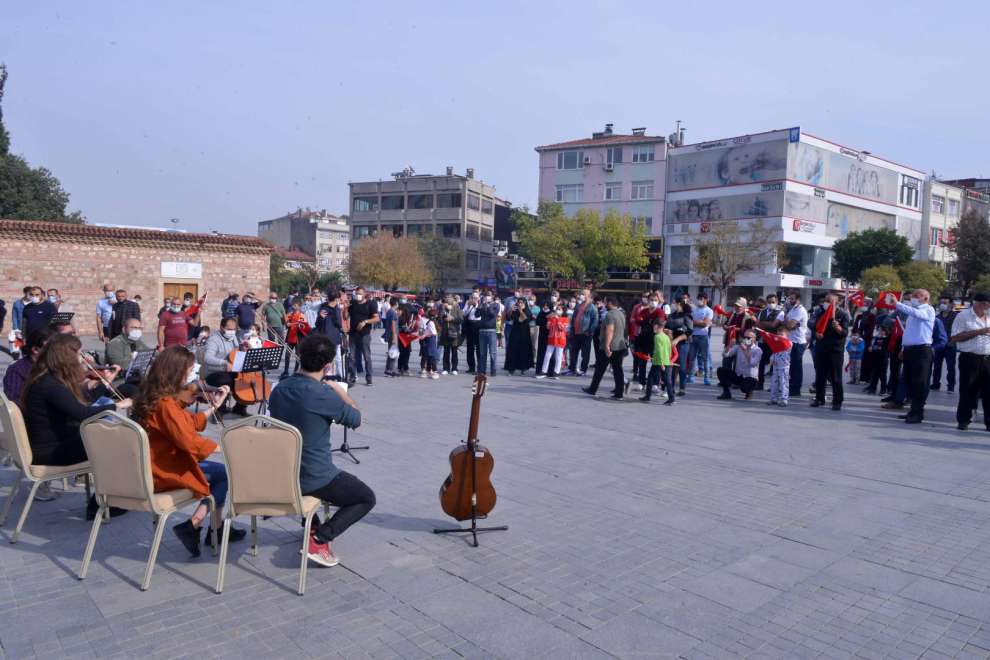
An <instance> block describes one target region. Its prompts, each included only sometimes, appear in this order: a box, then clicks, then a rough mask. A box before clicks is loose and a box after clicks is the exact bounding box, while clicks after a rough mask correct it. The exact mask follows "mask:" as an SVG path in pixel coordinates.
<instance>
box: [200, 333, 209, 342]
mask: <svg viewBox="0 0 990 660" xmlns="http://www.w3.org/2000/svg"><path fill="white" fill-rule="evenodd" d="M209 338H210V333H208V332H204V333H203V334H201V335H200V336H199V340H200V341H206V340H207V339H209Z"/></svg>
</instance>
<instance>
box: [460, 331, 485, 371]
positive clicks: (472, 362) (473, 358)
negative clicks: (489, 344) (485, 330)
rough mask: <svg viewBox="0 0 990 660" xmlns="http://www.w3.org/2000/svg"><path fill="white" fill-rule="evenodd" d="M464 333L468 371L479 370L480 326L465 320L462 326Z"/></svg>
mask: <svg viewBox="0 0 990 660" xmlns="http://www.w3.org/2000/svg"><path fill="white" fill-rule="evenodd" d="M461 332H463V333H464V348H465V349H466V350H467V365H468V371H470V372H471V373H474V372H475V371H476V370H477V366H478V361H479V360H480V359H481V353H480V351H479V347H478V327H477V325H476V324H475V323H467V322H465V323H464V325H463V326H462V328H461Z"/></svg>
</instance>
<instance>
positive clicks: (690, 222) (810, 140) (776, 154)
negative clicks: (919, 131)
mask: <svg viewBox="0 0 990 660" xmlns="http://www.w3.org/2000/svg"><path fill="white" fill-rule="evenodd" d="M925 178H926V177H925V174H924V173H923V172H921V171H920V170H917V169H914V168H911V167H906V166H904V165H900V164H898V163H894V162H892V161H889V160H885V159H883V158H879V157H877V156H874V155H872V154H871V153H870V152H868V151H861V150H856V149H850V148H848V147H844V146H842V145H839V144H836V143H834V142H830V141H828V140H824V139H822V138H818V137H815V136H813V135H810V134H808V133H804V132H803V131H801V129H800V128H790V129H783V130H775V131H768V132H766V133H757V134H755V135H743V136H739V137H734V138H727V139H723V140H716V141H712V142H702V143H699V144H691V145H684V146H678V147H672V148H670V149H669V150H668V156H667V186H666V188H667V200H666V205H665V212H664V239H665V259H664V288H665V289H666V290H667V291H669V292H675V291H677V290H682V291H683V290H686V291H688V292H689V293H690V294H691V295H695V294H696V293H697V292H698V290H699V289H710V288H711V283H710V282H707V281H703V280H702V277H701V276H699V275H698V274H697V273H694V272H692V270H691V265H692V263H693V260H694V257H695V256H696V251H697V247H696V244H697V242H698V239H699V237H700V235H701V234H704V233H707V232H708V231H710V230H711V228H712V226H713V223H717V222H736V223H739V225H740V228H741V229H743V230H746V229H747V228H748V227H749V226H750V225H751V223H753V222H754V221H757V220H762V221H763V223H764V226H767V227H770V228H772V229H773V230H774V231H775V232H776V238H777V240H779V241H781V242H782V243H783V244H784V253H785V258H784V261H783V262H782V263H781V264H778V263H776V262H774V263H769V264H767V266H766V268H764V269H763V270H761V271H759V272H746V273H741V274H740V275H739V276H738V278H737V282H736V286H735V287H734V288H733V290H731V291H730V297H731V296H736V295H744V296H746V297H748V298H755V297H757V296H763V295H766V294H769V293H776V292H779V291H781V290H783V289H795V290H800V291H801V292H802V298H803V299H804V300H805V302H810V300H811V299H812V297H813V296H814V295H815V293H816V292H822V291H827V290H831V289H837V288H842V287H843V284H844V283H843V282H842V280H841V279H839V278H837V277H834V276H833V273H832V249H831V248H832V244H833V243H834V242H835V241H836V240H837V239H840V238H843V237H845V236H846V235H847V234H848V233H849V232H853V231H863V230H865V229H879V228H884V227H886V228H889V229H894V230H896V231H897V232H898V233H899V234H901V235H903V236H906V237H907V238H908V240H909V241H910V242H911V244H912V245H913V246H914V247H915V250H916V253H917V254H918V255H919V256H920V254H921V253H922V251H923V250H924V249H925V241H923V240H922V238H923V237H922V233H923V222H922V197H923V193H924V181H925Z"/></svg>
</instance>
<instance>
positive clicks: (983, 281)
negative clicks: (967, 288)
mask: <svg viewBox="0 0 990 660" xmlns="http://www.w3.org/2000/svg"><path fill="white" fill-rule="evenodd" d="M978 291H983V292H984V293H990V274H987V275H981V276H980V279H978V280H976V282H974V283H973V293H976V292H978Z"/></svg>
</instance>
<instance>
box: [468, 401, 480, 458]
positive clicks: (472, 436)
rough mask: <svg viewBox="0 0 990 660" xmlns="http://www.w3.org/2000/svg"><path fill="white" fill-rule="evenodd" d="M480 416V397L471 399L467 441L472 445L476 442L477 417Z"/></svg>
mask: <svg viewBox="0 0 990 660" xmlns="http://www.w3.org/2000/svg"><path fill="white" fill-rule="evenodd" d="M479 417H481V397H479V396H476V397H474V398H473V399H472V400H471V421H470V422H469V423H468V437H467V442H468V444H469V445H471V446H472V447H473V446H474V445H475V444H476V443H477V442H478V418H479Z"/></svg>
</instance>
